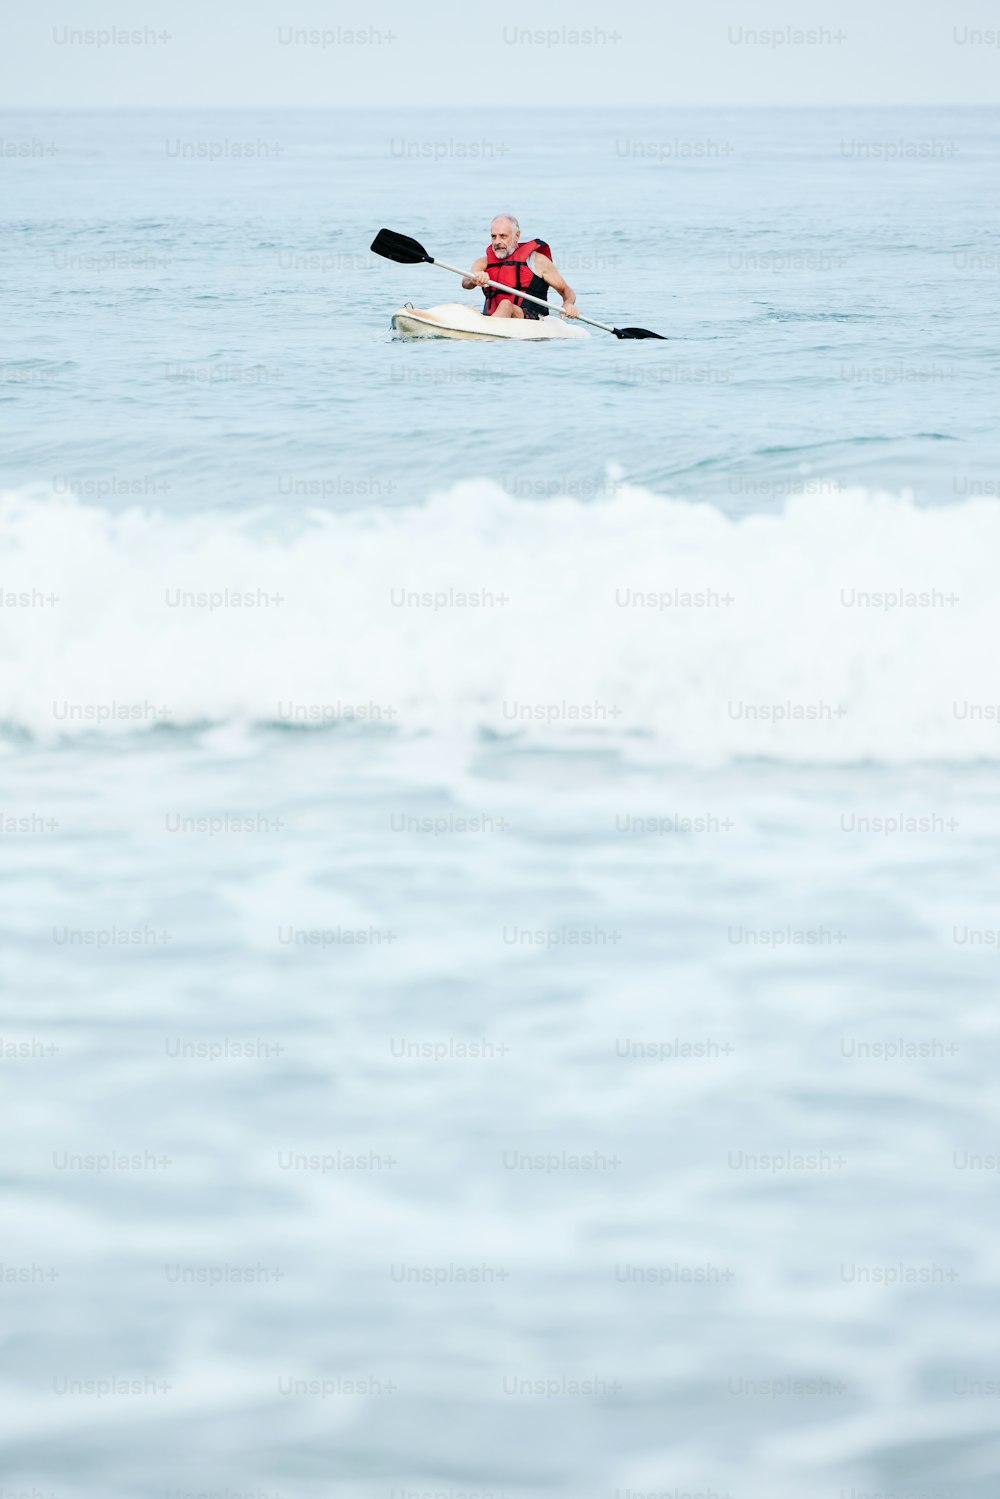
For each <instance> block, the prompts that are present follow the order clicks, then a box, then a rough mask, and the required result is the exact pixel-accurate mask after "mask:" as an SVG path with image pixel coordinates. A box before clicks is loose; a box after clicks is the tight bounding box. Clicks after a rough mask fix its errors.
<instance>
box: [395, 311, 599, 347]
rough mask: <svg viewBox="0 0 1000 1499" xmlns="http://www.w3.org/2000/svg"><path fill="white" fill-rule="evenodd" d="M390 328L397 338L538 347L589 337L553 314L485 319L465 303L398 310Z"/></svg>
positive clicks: (582, 330)
mask: <svg viewBox="0 0 1000 1499" xmlns="http://www.w3.org/2000/svg"><path fill="white" fill-rule="evenodd" d="M392 328H393V332H394V333H395V334H396V335H397V337H398V338H492V339H503V338H511V339H521V340H523V341H524V342H527V343H539V342H545V341H549V340H554V339H565V338H588V337H589V334H588V333H587V331H586V329H585V328H579V327H577V326H576V325H575V324H574V323H571V322H568V321H566V320H565V319H563V318H561V317H559V316H558V315H557V314H555V313H552V314H550V315H549V316H548V317H547V318H537V319H535V318H495V317H485V316H484V315H483V313H481V312H477V311H476V309H475V308H474V307H468V306H467V305H466V304H465V303H464V302H445V303H443V304H442V305H441V306H440V307H428V308H426V309H422V308H419V307H400V308H399V310H398V311H397V312H394V313H393V315H392Z"/></svg>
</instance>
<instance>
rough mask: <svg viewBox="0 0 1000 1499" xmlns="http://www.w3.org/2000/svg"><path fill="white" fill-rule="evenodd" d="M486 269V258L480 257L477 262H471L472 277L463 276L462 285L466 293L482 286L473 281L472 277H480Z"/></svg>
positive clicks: (478, 282) (480, 283) (479, 282)
mask: <svg viewBox="0 0 1000 1499" xmlns="http://www.w3.org/2000/svg"><path fill="white" fill-rule="evenodd" d="M485 269H486V256H485V255H480V257H479V259H478V260H474V261H473V262H472V276H463V277H462V285H463V287H464V288H465V290H466V291H471V290H472V288H473V287H474V286H482V284H483V283H482V282H481V281H478V280H473V277H476V276H480V275H482V273H483V271H485Z"/></svg>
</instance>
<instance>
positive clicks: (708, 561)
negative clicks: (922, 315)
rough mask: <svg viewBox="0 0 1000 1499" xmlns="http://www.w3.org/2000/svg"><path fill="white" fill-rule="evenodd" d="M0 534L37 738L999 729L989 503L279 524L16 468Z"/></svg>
mask: <svg viewBox="0 0 1000 1499" xmlns="http://www.w3.org/2000/svg"><path fill="white" fill-rule="evenodd" d="M0 538H2V542H0V544H2V552H3V566H2V572H0V591H2V595H3V608H2V611H0V638H2V647H0V719H3V720H4V721H5V722H6V723H7V724H8V725H10V726H13V727H15V728H18V729H21V730H26V731H28V732H30V733H31V734H33V735H36V736H39V737H41V738H44V739H58V738H59V737H60V736H62V735H65V734H74V735H75V734H78V733H93V732H95V731H96V732H99V733H105V734H112V733H125V732H134V731H135V730H136V729H137V728H139V729H141V728H146V727H150V726H152V725H154V724H156V723H164V722H165V723H170V724H173V725H176V726H185V725H193V724H199V723H204V722H211V723H241V722H242V723H275V722H278V723H300V724H311V725H321V724H324V723H326V724H329V723H334V722H338V721H341V720H348V721H357V720H358V719H361V720H363V721H365V722H368V721H372V720H374V721H375V722H379V723H382V724H383V725H388V726H389V727H390V728H391V729H392V730H393V731H395V732H401V733H403V734H408V733H419V732H434V733H446V734H451V735H470V734H476V733H477V732H481V731H491V732H494V733H496V734H503V735H520V736H528V737H530V738H532V739H535V740H541V741H543V742H545V743H558V742H563V741H565V740H567V739H569V740H574V739H577V740H578V739H579V737H580V735H581V734H584V735H587V736H593V735H594V734H595V732H596V733H597V734H599V735H603V736H612V737H613V738H615V739H616V740H618V741H620V740H621V737H622V736H623V735H633V736H634V735H637V734H638V735H642V736H645V737H646V738H648V739H649V740H650V741H651V742H652V743H654V744H655V747H656V750H657V752H658V753H662V754H663V756H664V757H665V758H668V759H673V760H677V761H684V762H688V763H692V764H701V763H711V762H718V761H722V760H725V759H727V758H730V757H735V756H754V755H764V756H772V757H776V758H780V759H789V760H799V761H807V762H825V763H836V762H850V761H855V760H858V759H878V760H883V761H890V762H906V761H915V760H923V759H943V760H957V761H968V760H970V759H979V758H994V757H996V756H997V754H998V752H1000V722H998V719H1000V708H998V706H997V704H998V702H1000V681H998V676H997V671H996V665H995V656H996V643H997V640H998V638H1000V628H998V627H1000V590H998V588H997V583H996V559H997V557H998V556H1000V503H998V502H996V501H995V500H992V499H984V500H971V501H969V502H967V503H965V504H961V505H954V506H951V507H949V508H946V509H920V508H917V507H916V506H914V505H913V504H912V503H911V502H910V501H909V499H908V498H907V497H905V496H903V497H898V496H895V497H894V496H890V495H885V494H872V493H868V492H865V491H863V490H853V491H851V490H848V491H842V492H840V493H837V494H831V495H826V496H822V495H821V496H809V497H801V498H794V499H792V500H790V502H789V504H788V506H787V508H786V510H785V512H784V513H783V514H781V515H759V516H752V517H749V518H746V519H742V520H737V521H734V520H729V519H727V518H726V517H725V516H724V515H722V514H721V513H720V512H719V511H718V510H716V509H715V508H713V507H712V506H710V505H704V504H699V505H693V504H689V503H686V502H683V501H679V500H676V499H665V498H663V497H662V496H658V495H655V494H652V493H650V492H648V491H647V490H644V489H642V488H638V487H634V486H630V485H625V484H619V485H617V486H615V487H614V489H613V491H612V492H610V493H609V494H608V495H607V496H606V497H604V498H601V499H598V500H596V501H593V502H587V503H583V502H580V501H579V500H576V499H571V498H560V499H556V500H553V501H551V502H548V503H545V504H539V503H537V502H526V501H521V500H517V499H514V498H511V496H510V495H509V494H507V493H506V492H505V491H504V490H502V489H500V488H499V487H498V486H497V485H495V484H493V483H491V482H488V481H486V480H470V481H468V482H465V483H462V484H459V485H457V486H456V487H455V488H453V489H451V490H450V491H449V492H448V493H446V494H441V495H436V496H433V497H432V498H431V499H430V500H429V501H428V503H427V504H426V505H424V506H421V507H413V508H406V509H402V508H401V509H395V510H384V509H383V510H378V511H368V512H358V511H355V512H350V513H329V512H313V513H309V514H307V515H306V516H304V517H303V518H301V520H300V521H299V522H298V523H297V525H296V527H295V529H294V531H287V530H286V531H285V532H284V533H279V532H278V531H277V530H276V525H275V521H274V519H273V518H272V519H271V521H270V523H267V518H266V517H264V516H263V515H262V514H261V513H260V512H258V513H257V515H256V516H254V517H251V518H250V519H248V518H247V517H246V516H244V517H242V518H236V517H233V516H231V515H225V514H213V515H209V516H205V515H203V516H198V517H193V518H192V517H176V516H168V515H164V514H162V513H156V512H150V511H142V510H132V511H129V512H127V513H119V514H111V513H108V512H105V511H102V510H100V509H96V508H88V507H85V506H81V505H79V504H77V503H76V502H72V501H69V502H67V501H66V500H64V499H56V498H53V497H49V496H45V495H40V494H32V495H24V494H21V495H12V494H8V495H6V496H4V497H3V498H2V502H0ZM227 590H228V597H224V599H223V602H222V603H220V602H219V596H225V595H226V592H227ZM236 593H238V594H241V595H244V596H249V598H250V599H252V600H253V601H254V602H252V603H250V604H249V605H248V604H247V603H246V598H245V597H244V601H243V606H242V607H234V605H233V597H232V596H233V594H236ZM53 595H55V596H57V598H55V599H53V597H52V596H53ZM184 595H195V596H198V595H201V596H202V601H201V602H199V601H198V600H197V598H196V599H195V600H193V601H192V599H190V598H188V599H184V597H183V596H184ZM213 595H214V596H215V598H214V599H213V597H212V596H213ZM412 595H417V596H418V598H416V599H414V598H413V597H412ZM877 595H888V598H887V599H883V600H882V601H881V603H879V602H875V601H873V598H872V597H870V596H877ZM470 596H471V600H477V601H476V602H473V601H470ZM640 599H641V600H642V602H639V600H640Z"/></svg>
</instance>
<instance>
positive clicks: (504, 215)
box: [490, 213, 521, 237]
mask: <svg viewBox="0 0 1000 1499" xmlns="http://www.w3.org/2000/svg"><path fill="white" fill-rule="evenodd" d="M501 219H506V221H507V223H508V224H509V225H510V226H511V228H512V229H513V231H514V233H515V234H516V235H517V236H518V237H520V234H521V226H520V224H519V223H518V222H517V219H515V217H514V215H513V214H512V213H498V214H496V215H495V216H494V217H493V218H492V219H490V228H491V229H492V228H493V225H494V224H498V223H499V222H500V220H501Z"/></svg>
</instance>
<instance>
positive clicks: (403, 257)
mask: <svg viewBox="0 0 1000 1499" xmlns="http://www.w3.org/2000/svg"><path fill="white" fill-rule="evenodd" d="M371 248H372V251H373V253H374V254H375V255H382V256H384V257H385V259H386V260H395V261H396V263H397V264H398V265H421V264H423V263H424V262H426V263H427V265H439V266H440V267H441V269H442V270H443V271H454V273H455V275H456V276H470V275H471V274H472V273H471V271H463V270H460V269H459V267H458V266H457V265H449V264H448V263H447V261H444V260H435V259H434V256H433V255H428V253H427V251H426V250H425V249H424V247H423V245H421V244H418V242H417V241H416V240H415V239H411V238H410V236H409V235H408V234H397V233H396V231H395V229H380V230H379V232H378V233H377V234H376V236H375V238H374V239H373V240H372V244H371ZM487 285H489V286H493V287H495V288H496V289H497V291H507V292H509V291H511V290H513V288H512V287H509V286H503V285H501V283H500V282H499V281H489V282H487ZM518 299H519V300H520V301H522V302H534V303H535V304H536V306H538V307H544V308H545V309H546V310H547V311H551V310H552V309H551V308H550V307H549V304H548V302H543V301H542V299H541V297H531V296H529V295H528V293H527V292H518ZM573 321H575V322H578V323H589V324H590V326H591V327H592V328H600V329H601V331H602V332H604V333H613V334H614V335H615V338H663V334H662V333H650V331H649V329H648V328H610V327H609V326H608V324H607V323H598V322H596V321H595V320H594V318H592V317H584V316H583V315H582V314H581V315H580V316H579V317H578V318H575V319H574V320H573Z"/></svg>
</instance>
